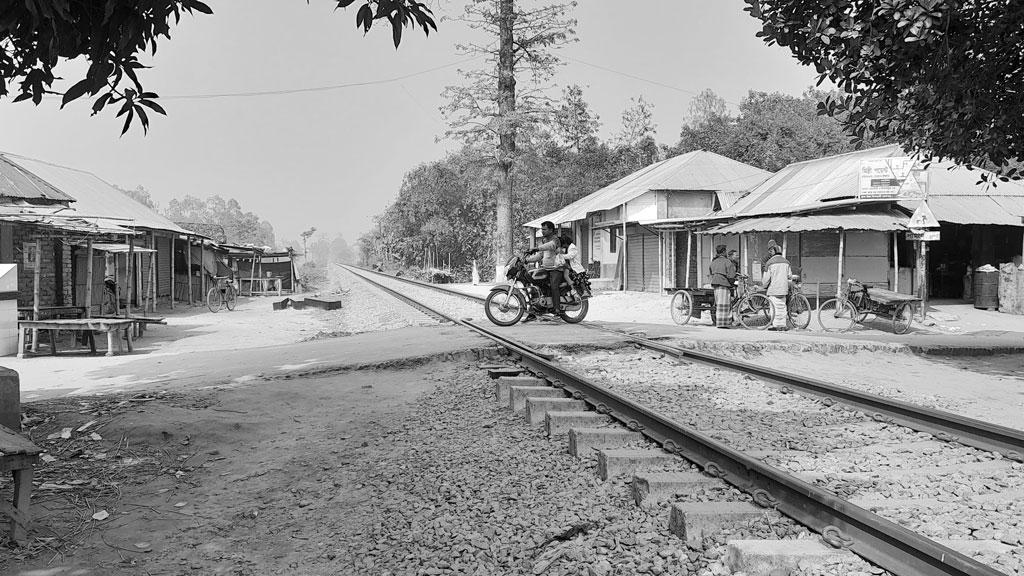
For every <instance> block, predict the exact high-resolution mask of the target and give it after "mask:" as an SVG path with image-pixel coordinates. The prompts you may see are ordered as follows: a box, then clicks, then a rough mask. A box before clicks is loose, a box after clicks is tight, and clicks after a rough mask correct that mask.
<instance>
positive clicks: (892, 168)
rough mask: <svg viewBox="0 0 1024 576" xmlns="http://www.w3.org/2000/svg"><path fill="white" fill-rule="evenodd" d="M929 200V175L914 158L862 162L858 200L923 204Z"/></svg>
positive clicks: (874, 159)
mask: <svg viewBox="0 0 1024 576" xmlns="http://www.w3.org/2000/svg"><path fill="white" fill-rule="evenodd" d="M927 196H928V171H927V170H925V169H924V167H923V166H921V165H919V164H917V162H916V161H915V160H914V159H913V158H908V157H905V156H903V157H895V158H870V159H867V160H861V162H860V183H859V188H858V191H857V197H858V198H862V199H887V198H891V199H893V200H922V199H924V198H926V197H927Z"/></svg>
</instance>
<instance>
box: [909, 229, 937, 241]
mask: <svg viewBox="0 0 1024 576" xmlns="http://www.w3.org/2000/svg"><path fill="white" fill-rule="evenodd" d="M907 240H920V241H921V242H938V241H939V231H938V230H919V229H918V230H910V231H908V232H907Z"/></svg>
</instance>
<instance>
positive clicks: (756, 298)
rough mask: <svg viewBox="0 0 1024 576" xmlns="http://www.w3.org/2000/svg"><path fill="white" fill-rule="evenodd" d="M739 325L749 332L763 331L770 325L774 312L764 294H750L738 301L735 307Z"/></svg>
mask: <svg viewBox="0 0 1024 576" xmlns="http://www.w3.org/2000/svg"><path fill="white" fill-rule="evenodd" d="M736 313H737V315H738V316H739V317H740V324H743V326H744V327H745V328H750V329H751V330H765V329H767V328H768V327H769V326H771V325H772V319H773V318H774V317H775V310H774V309H773V308H772V302H771V300H769V299H768V297H767V296H765V295H764V294H750V295H749V296H746V297H745V298H743V300H741V301H740V303H739V305H738V306H737V307H736Z"/></svg>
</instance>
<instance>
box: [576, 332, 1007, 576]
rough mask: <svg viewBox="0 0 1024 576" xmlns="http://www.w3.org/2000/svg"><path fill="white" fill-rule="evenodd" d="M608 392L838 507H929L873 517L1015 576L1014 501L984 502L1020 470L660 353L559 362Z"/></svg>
mask: <svg viewBox="0 0 1024 576" xmlns="http://www.w3.org/2000/svg"><path fill="white" fill-rule="evenodd" d="M561 360H563V361H566V362H567V363H568V364H569V366H570V367H571V368H572V369H573V370H575V371H577V372H579V373H582V374H584V375H586V376H588V377H590V378H592V379H594V380H595V381H597V382H600V383H602V384H603V385H605V386H607V387H609V388H610V389H611V390H613V391H615V392H617V393H620V394H623V395H624V396H626V397H629V398H631V399H633V400H634V401H637V402H640V403H642V404H643V405H645V406H648V407H650V408H652V409H653V410H655V411H657V412H659V413H661V414H664V415H665V416H667V417H669V418H672V419H674V420H676V421H678V422H680V423H683V424H687V425H689V426H692V427H694V428H697V429H699V430H702V431H705V432H707V433H709V434H710V435H711V436H713V437H716V438H718V439H720V440H724V441H726V442H727V443H729V444H731V445H732V446H734V447H736V448H737V449H739V450H743V451H748V452H749V451H767V450H771V451H773V453H771V454H758V455H759V456H763V457H764V458H765V460H766V462H767V463H769V464H771V465H773V466H777V467H781V468H783V469H787V470H789V471H791V472H792V473H794V474H796V475H798V476H802V477H804V478H805V479H807V480H809V481H813V482H815V483H816V484H818V485H820V486H822V487H824V488H827V489H829V490H831V491H833V492H835V493H836V494H838V495H840V496H842V497H846V498H849V497H854V496H858V497H868V496H885V497H890V498H899V499H937V500H941V501H943V503H944V504H945V503H948V506H947V507H944V508H936V507H935V506H925V507H923V508H914V509H912V510H911V509H907V508H905V507H904V508H899V507H897V508H895V509H893V510H886V509H880V510H879V512H880V513H881V514H882V515H883V516H885V517H887V518H889V519H891V520H893V521H896V522H899V523H901V524H902V525H904V526H905V527H907V528H909V529H912V530H920V531H922V532H923V533H925V534H926V535H928V536H930V537H934V538H943V539H945V538H950V539H973V540H1002V541H1003V542H1004V543H1006V544H1008V545H1012V546H1016V548H1015V549H1014V550H1013V551H1010V552H1006V553H1003V554H978V555H976V558H977V559H978V560H980V561H982V562H985V563H987V564H990V565H993V566H996V567H997V568H998V569H1000V570H1003V571H1004V572H1007V573H1008V574H1024V547H1022V546H1021V545H1024V501H1022V500H1021V498H1020V497H1016V498H1015V497H1014V496H1012V495H1011V496H1009V497H1004V498H1001V499H1000V498H996V497H994V496H992V495H993V494H997V493H999V492H1005V491H1007V490H1008V489H1011V488H1014V487H1017V488H1019V487H1021V486H1024V464H1020V463H1015V462H1011V461H1009V460H1004V459H1002V458H1001V457H1000V456H998V455H994V454H991V453H988V452H984V451H980V450H976V449H973V448H968V447H964V446H961V445H958V444H947V443H942V442H937V441H934V440H933V438H932V436H931V435H930V434H919V433H915V432H913V431H911V430H909V429H907V428H903V427H900V426H890V425H886V424H883V423H878V422H874V421H872V420H870V419H869V418H868V417H867V416H866V415H865V414H863V413H860V412H856V411H853V410H849V409H846V408H843V407H842V406H840V405H834V406H831V407H826V406H824V405H823V404H821V403H819V402H817V401H816V400H812V399H809V398H805V397H802V396H798V395H795V394H783V393H782V392H780V391H779V390H778V389H776V388H775V387H772V386H768V385H765V384H763V383H761V382H759V381H758V380H757V379H755V378H753V377H750V376H747V375H742V374H738V373H735V372H731V371H726V370H721V369H718V368H710V367H704V366H700V365H685V366H680V365H679V364H678V363H676V361H675V360H674V359H671V358H668V357H665V356H664V355H662V354H660V353H651V352H647V351H642V352H636V351H631V352H607V351H601V352H595V353H589V354H584V355H580V356H577V357H574V358H562V359H561Z"/></svg>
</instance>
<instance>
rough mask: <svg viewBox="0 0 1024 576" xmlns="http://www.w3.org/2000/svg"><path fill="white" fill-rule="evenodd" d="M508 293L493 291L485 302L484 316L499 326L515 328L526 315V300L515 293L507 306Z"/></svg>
mask: <svg viewBox="0 0 1024 576" xmlns="http://www.w3.org/2000/svg"><path fill="white" fill-rule="evenodd" d="M506 296H508V292H506V291H504V290H493V291H491V293H490V294H488V295H487V299H486V300H484V314H486V315H487V319H488V320H490V321H491V322H493V323H494V324H497V325H498V326H515V325H516V324H517V323H518V322H519V321H520V320H522V319H523V314H526V300H524V299H523V295H522V294H520V293H519V292H513V293H512V298H510V299H509V301H508V307H506V306H505V297H506Z"/></svg>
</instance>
